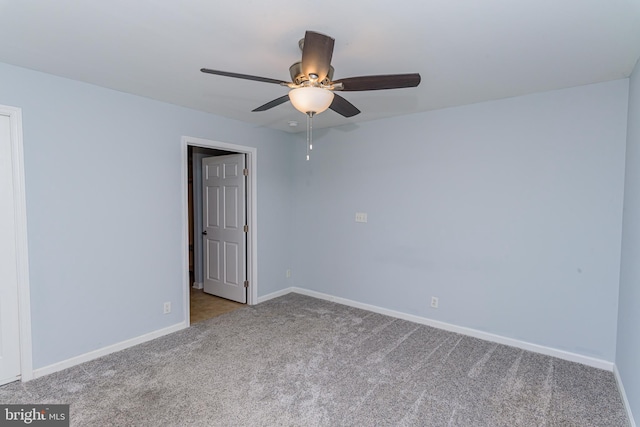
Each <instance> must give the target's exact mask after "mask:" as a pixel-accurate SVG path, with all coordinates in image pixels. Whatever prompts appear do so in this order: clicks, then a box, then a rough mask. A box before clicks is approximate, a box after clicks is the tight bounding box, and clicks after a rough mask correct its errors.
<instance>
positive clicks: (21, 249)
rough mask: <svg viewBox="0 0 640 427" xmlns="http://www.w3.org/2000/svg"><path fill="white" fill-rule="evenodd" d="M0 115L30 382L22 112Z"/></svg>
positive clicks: (23, 358)
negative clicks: (7, 149) (5, 128)
mask: <svg viewBox="0 0 640 427" xmlns="http://www.w3.org/2000/svg"><path fill="white" fill-rule="evenodd" d="M0 114H1V115H3V116H8V117H9V121H10V127H11V141H10V144H11V155H12V158H11V168H12V174H13V195H14V213H15V216H14V221H15V236H16V272H17V280H18V317H19V320H18V322H19V328H20V334H19V335H20V379H21V380H22V381H29V380H31V379H33V359H32V341H31V293H30V286H29V256H28V254H29V253H28V247H27V204H26V196H25V185H24V154H23V143H22V109H20V108H17V107H10V106H5V105H0Z"/></svg>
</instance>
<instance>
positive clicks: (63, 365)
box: [33, 322, 188, 378]
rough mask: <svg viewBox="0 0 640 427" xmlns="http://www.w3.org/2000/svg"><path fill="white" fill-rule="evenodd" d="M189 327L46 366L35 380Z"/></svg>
mask: <svg viewBox="0 0 640 427" xmlns="http://www.w3.org/2000/svg"><path fill="white" fill-rule="evenodd" d="M187 327H188V325H187V323H186V322H181V323H177V324H175V325H173V326H169V327H167V328H164V329H158V330H157V331H153V332H149V333H148V334H144V335H140V336H139V337H135V338H131V339H128V340H125V341H121V342H119V343H115V344H112V345H109V346H107V347H102V348H99V349H97V350H93V351H90V352H88V353H84V354H81V355H79V356H75V357H72V358H70V359H67V360H63V361H61V362H57V363H54V364H52V365H48V366H45V367H43V368H38V369H35V370H34V371H33V377H34V378H40V377H42V376H45V375H49V374H53V373H54V372H58V371H62V370H64V369H67V368H71V367H72V366H76V365H79V364H81V363H85V362H89V361H91V360H94V359H97V358H99V357H103V356H106V355H108V354H111V353H115V352H117V351H121V350H124V349H127V348H129V347H133V346H134V345H138V344H142V343H145V342H147V341H151V340H154V339H156V338H160V337H162V336H164V335H168V334H172V333H174V332H178V331H180V330H182V329H185V328H187Z"/></svg>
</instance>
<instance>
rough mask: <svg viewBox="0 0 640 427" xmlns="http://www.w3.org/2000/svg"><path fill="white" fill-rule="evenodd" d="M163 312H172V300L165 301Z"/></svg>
mask: <svg viewBox="0 0 640 427" xmlns="http://www.w3.org/2000/svg"><path fill="white" fill-rule="evenodd" d="M163 313H164V314H169V313H171V303H170V302H165V303H164V307H163Z"/></svg>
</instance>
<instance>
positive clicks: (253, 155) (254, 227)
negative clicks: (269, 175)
mask: <svg viewBox="0 0 640 427" xmlns="http://www.w3.org/2000/svg"><path fill="white" fill-rule="evenodd" d="M189 145H191V146H195V147H202V148H213V149H218V150H225V151H232V152H236V153H242V154H246V155H247V164H246V167H247V169H248V170H249V177H248V178H249V179H248V180H247V224H248V225H249V232H248V233H247V280H248V281H249V288H248V290H247V304H248V305H254V304H257V303H258V217H257V208H258V203H257V201H258V193H257V186H258V181H257V170H256V166H257V164H258V161H257V154H258V149H257V148H254V147H247V146H244V145H236V144H229V143H227V142H220V141H212V140H209V139H202V138H195V137H191V136H183V137H182V159H181V160H182V181H183V182H182V193H183V194H182V230H183V232H182V236H183V237H182V239H183V242H182V263H183V271H184V275H183V277H184V279H183V284H182V292H183V304H184V312H185V314H186V322H187V325H188V324H189V314H190V313H189V310H190V309H189V203H188V201H189V198H188V196H189V195H188V194H187V191H188V183H187V172H188V170H187V161H188V149H189Z"/></svg>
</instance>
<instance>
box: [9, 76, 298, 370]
mask: <svg viewBox="0 0 640 427" xmlns="http://www.w3.org/2000/svg"><path fill="white" fill-rule="evenodd" d="M0 78H1V79H2V81H3V84H2V85H0V103H1V104H5V105H11V106H16V107H21V108H22V112H23V131H24V151H25V159H24V161H25V175H26V176H25V180H26V199H27V221H28V240H29V241H28V244H29V263H30V279H31V298H32V301H31V309H32V325H33V330H32V332H33V352H34V354H33V356H34V360H33V362H34V368H41V367H44V366H47V365H49V364H52V363H55V362H59V361H63V360H66V359H68V358H70V357H73V356H78V355H80V354H84V353H86V352H89V351H92V350H95V349H99V348H102V347H104V346H107V345H110V344H114V343H118V342H121V341H124V340H126V339H130V338H133V337H138V336H140V335H142V334H145V333H148V332H152V331H155V330H158V329H161V328H164V327H168V326H170V325H174V324H177V323H179V322H181V321H182V320H184V317H185V313H184V312H183V309H182V292H183V283H184V282H183V280H184V277H185V275H186V274H187V272H186V271H183V266H182V265H183V259H182V253H183V248H182V242H183V236H182V231H183V229H182V218H183V212H182V206H183V200H182V195H183V190H184V191H186V189H183V188H181V187H182V182H183V181H182V176H181V174H182V166H183V165H182V164H181V163H182V157H181V156H182V152H181V150H182V147H181V137H182V136H183V135H187V136H193V137H200V138H207V139H212V140H217V141H223V142H228V143H233V144H239V145H246V146H252V147H258V154H257V157H258V163H257V169H258V177H257V181H258V189H257V191H258V226H259V230H258V275H259V281H260V283H259V295H263V294H265V293H270V292H273V291H275V290H279V289H282V288H283V287H285V286H287V283H286V281H285V278H284V271H285V270H286V268H288V267H289V265H290V261H291V260H290V256H289V254H290V247H291V241H290V232H289V230H290V228H289V226H288V224H289V222H290V220H291V218H290V209H289V208H288V206H289V205H290V203H291V194H292V191H291V186H292V183H291V178H292V169H291V165H292V156H291V151H292V150H291V144H292V138H291V137H290V136H289V135H288V134H286V133H282V132H277V131H271V130H267V129H264V128H255V127H254V126H249V125H246V124H243V123H241V122H237V121H232V120H227V119H223V118H221V117H216V116H213V115H210V114H205V113H202V112H197V111H193V110H188V109H185V108H181V107H177V106H174V105H169V104H165V103H161V102H157V101H153V100H150V99H145V98H141V97H136V96H131V95H128V94H124V93H121V92H116V91H111V90H107V89H104V88H99V87H96V86H92V85H88V84H84V83H80V82H75V81H71V80H66V79H62V78H58V77H55V76H51V75H46V74H42V73H37V72H34V71H30V70H26V69H21V68H17V67H13V66H10V65H6V64H0ZM185 161H186V159H185ZM283 207H284V208H283ZM164 301H171V302H172V303H173V304H172V308H173V311H172V313H171V314H169V315H163V314H162V304H163V302H164Z"/></svg>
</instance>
